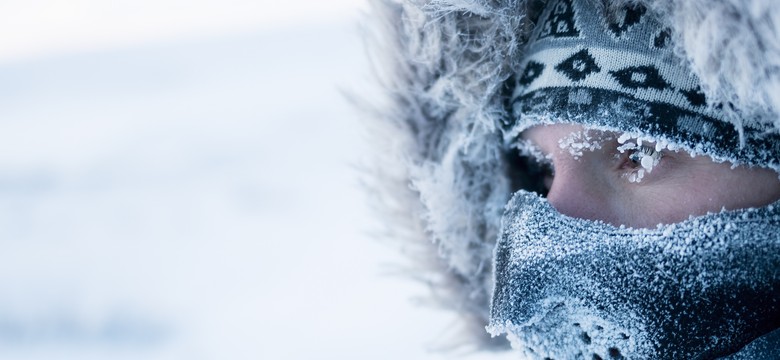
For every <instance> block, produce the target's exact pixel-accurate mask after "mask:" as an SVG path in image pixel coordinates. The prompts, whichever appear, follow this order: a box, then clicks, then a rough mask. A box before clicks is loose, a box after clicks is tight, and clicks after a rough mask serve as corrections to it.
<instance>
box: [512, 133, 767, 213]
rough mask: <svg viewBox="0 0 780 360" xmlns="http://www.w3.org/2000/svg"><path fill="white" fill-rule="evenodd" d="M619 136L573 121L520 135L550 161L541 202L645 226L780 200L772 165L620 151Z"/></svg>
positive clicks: (664, 152) (649, 146)
mask: <svg viewBox="0 0 780 360" xmlns="http://www.w3.org/2000/svg"><path fill="white" fill-rule="evenodd" d="M583 134H587V137H588V138H589V141H587V142H588V143H589V144H591V146H590V147H587V148H586V149H580V148H578V143H577V141H581V140H582V138H583ZM620 135H621V134H619V133H611V132H604V131H596V130H587V131H586V130H585V129H584V128H583V127H582V126H580V125H571V124H556V125H540V126H535V127H533V128H531V129H528V130H526V131H524V132H523V134H522V137H523V138H524V139H526V140H528V141H530V143H531V144H532V145H534V146H536V147H538V149H539V150H540V151H541V152H542V153H543V154H544V156H545V157H546V158H547V159H549V161H551V163H552V168H553V169H554V174H551V175H552V178H551V179H547V181H546V186H547V187H548V189H547V190H548V193H547V200H548V201H549V202H550V204H551V205H552V206H553V207H555V209H557V210H558V211H559V212H561V213H562V214H564V215H568V216H572V217H577V218H582V219H588V220H601V221H604V222H606V223H609V224H612V225H615V226H619V225H625V226H629V227H634V228H650V227H655V226H656V225H657V224H659V223H663V224H670V223H675V222H680V221H682V220H685V219H687V218H688V217H690V216H697V215H704V214H706V213H708V212H719V211H721V210H722V209H724V208H725V209H727V210H732V209H739V208H747V207H758V206H763V205H767V204H769V203H772V202H774V201H775V200H777V199H780V180H778V174H777V173H776V172H774V171H773V170H769V169H764V168H750V167H746V166H737V167H732V164H730V163H716V162H714V161H713V160H712V159H711V158H709V157H707V156H695V157H692V156H691V155H690V154H689V153H687V152H685V151H670V150H668V149H664V150H661V151H660V152H658V153H655V152H654V150H649V149H654V148H655V144H652V143H651V144H647V143H645V144H644V145H645V147H644V148H643V147H641V146H640V148H639V149H629V150H625V149H624V150H623V151H622V152H621V151H620V150H618V148H619V147H620V146H621V143H620V142H619V141H618V140H619V138H620ZM573 139H574V140H573ZM577 139H579V140H577ZM620 140H621V141H622V140H624V139H620ZM573 143H574V145H572V144H573ZM579 144H581V143H579ZM594 144H595V145H594ZM642 151H645V154H646V155H647V154H650V153H652V154H653V158H651V159H649V160H653V159H655V163H654V164H653V165H654V166H651V169H650V170H651V171H647V170H646V169H645V168H643V167H642V164H641V162H642V161H641V156H640V157H637V156H636V155H637V153H638V152H640V153H641V152H642ZM646 161H647V160H646ZM646 165H647V163H646ZM638 175H639V176H638Z"/></svg>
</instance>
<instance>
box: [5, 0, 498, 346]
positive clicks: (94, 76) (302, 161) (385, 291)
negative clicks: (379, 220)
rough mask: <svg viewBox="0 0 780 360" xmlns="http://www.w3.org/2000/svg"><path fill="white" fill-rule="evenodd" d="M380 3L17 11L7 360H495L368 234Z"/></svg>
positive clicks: (11, 68) (87, 4)
mask: <svg viewBox="0 0 780 360" xmlns="http://www.w3.org/2000/svg"><path fill="white" fill-rule="evenodd" d="M295 9H299V10H295ZM366 9H367V6H366V5H365V4H364V3H363V2H362V1H359V0H331V1H314V0H310V1H297V2H288V3H285V2H280V1H268V0H259V1H258V0H255V1H245V0H219V1H217V0H187V1H184V0H61V1H57V0H5V1H3V2H2V3H0V33H1V34H3V35H1V36H0V292H2V295H0V358H2V359H323V358H339V359H369V358H370V359H446V358H454V357H460V358H468V359H476V358H485V359H495V358H498V357H497V356H495V354H493V355H474V354H471V355H466V356H463V355H457V356H456V355H454V354H452V353H449V354H447V353H445V354H440V353H435V352H431V349H432V348H435V347H436V346H437V345H438V344H440V343H439V342H438V341H437V340H439V339H440V338H443V337H446V336H449V335H452V330H451V329H450V328H451V327H452V325H453V324H454V323H455V322H454V321H455V319H454V317H453V315H452V314H449V313H445V312H441V311H437V310H433V309H430V308H425V307H420V306H416V305H415V304H414V302H413V298H414V297H415V296H421V295H425V294H426V289H425V288H424V287H423V286H422V285H420V284H417V283H414V282H411V281H408V280H406V279H401V278H398V277H392V276H387V275H386V274H387V273H388V268H389V265H391V264H394V263H397V262H398V261H399V259H400V258H399V257H398V256H399V255H398V254H397V251H395V249H394V248H392V247H389V246H387V245H385V244H381V243H379V242H377V241H376V240H373V239H372V238H371V236H370V235H369V233H370V232H371V231H372V229H375V228H376V224H375V222H376V220H374V219H372V218H371V217H370V214H369V212H368V209H367V204H366V202H365V199H364V197H363V194H362V193H361V189H360V186H359V182H358V172H357V170H355V168H356V165H358V164H360V163H361V161H364V160H365V152H366V147H367V146H368V145H367V144H366V143H365V142H364V134H363V132H362V130H361V128H360V126H359V116H358V114H357V113H356V111H355V110H354V109H353V108H352V107H351V106H350V105H349V104H348V102H347V101H346V100H345V98H344V96H343V95H342V93H341V91H342V90H347V91H352V92H359V93H365V92H364V91H367V90H366V89H369V87H370V81H371V77H370V71H369V67H368V65H367V60H366V56H365V52H364V50H363V48H362V46H363V45H362V43H361V39H360V36H359V34H358V31H357V29H358V26H357V23H358V20H359V18H360V14H361V11H364V10H366Z"/></svg>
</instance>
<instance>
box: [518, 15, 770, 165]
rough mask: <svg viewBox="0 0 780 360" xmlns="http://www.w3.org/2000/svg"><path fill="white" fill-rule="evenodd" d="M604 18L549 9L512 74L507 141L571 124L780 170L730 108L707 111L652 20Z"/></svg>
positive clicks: (764, 139)
mask: <svg viewBox="0 0 780 360" xmlns="http://www.w3.org/2000/svg"><path fill="white" fill-rule="evenodd" d="M607 13H608V11H605V10H604V9H603V8H601V7H599V6H595V5H594V4H593V3H591V2H589V1H588V0H557V1H551V2H549V3H548V5H547V6H546V8H545V9H544V11H543V12H542V14H541V16H540V18H539V21H538V22H537V24H536V26H535V29H534V31H533V33H532V35H531V39H530V41H529V43H528V45H527V48H526V51H525V56H524V58H523V60H522V61H521V62H520V65H519V68H518V69H519V71H517V72H516V74H517V75H516V80H515V81H516V83H515V89H514V93H513V95H512V114H513V116H512V119H511V121H510V123H509V124H506V125H508V127H509V129H510V131H508V132H507V133H508V134H510V135H509V139H508V140H509V141H514V137H515V136H517V135H518V134H519V133H520V132H522V131H523V130H525V129H527V128H530V127H532V126H535V125H540V124H554V123H578V124H584V125H588V126H591V127H595V128H599V129H603V130H610V131H621V132H627V133H630V134H635V135H637V136H644V137H651V138H655V139H658V140H663V141H665V142H668V143H674V144H677V145H679V146H681V147H682V148H684V149H686V150H688V151H689V152H691V153H695V154H706V155H709V156H711V157H712V158H713V159H714V160H716V161H729V162H732V163H734V164H748V165H756V166H763V167H770V168H774V169H775V170H777V169H778V168H780V166H779V165H778V163H779V161H778V159H779V158H780V136H778V135H777V134H776V133H770V132H769V131H768V129H761V128H756V127H750V126H735V124H733V123H732V122H731V121H730V120H729V118H728V117H727V116H726V111H724V106H729V105H728V104H711V103H709V102H708V101H707V98H706V96H705V94H704V93H703V92H702V90H701V87H700V83H699V79H698V78H697V77H696V75H694V74H693V73H692V72H691V71H690V69H689V68H688V66H687V64H686V63H685V62H684V61H682V60H681V59H680V58H679V57H678V56H676V55H675V54H674V50H673V48H674V47H673V44H672V34H671V33H670V30H669V29H668V28H665V27H664V26H663V25H662V24H661V23H660V21H658V19H657V18H656V16H655V15H654V14H652V13H651V12H649V11H647V9H646V8H644V7H641V6H636V7H624V8H622V9H621V11H619V12H618V15H617V16H616V17H612V18H608V17H607V16H606V14H607ZM729 110H733V109H729ZM745 123H748V124H749V123H751V122H749V121H748V122H745Z"/></svg>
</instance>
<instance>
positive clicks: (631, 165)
mask: <svg viewBox="0 0 780 360" xmlns="http://www.w3.org/2000/svg"><path fill="white" fill-rule="evenodd" d="M618 157H619V158H620V159H621V162H620V169H621V170H624V173H623V174H622V177H625V178H627V179H628V181H629V182H631V183H638V182H640V181H642V178H643V177H644V176H645V175H646V174H647V173H650V172H652V171H653V168H655V167H656V166H658V164H659V162H660V161H661V159H662V158H663V157H664V152H663V151H662V150H656V149H655V146H648V145H636V147H635V148H633V149H625V150H622V152H621V153H619V154H618Z"/></svg>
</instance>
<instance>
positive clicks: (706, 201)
mask: <svg viewBox="0 0 780 360" xmlns="http://www.w3.org/2000/svg"><path fill="white" fill-rule="evenodd" d="M713 165H714V164H713ZM642 192H643V200H644V203H645V204H647V205H646V213H647V214H652V218H653V220H657V221H656V222H655V223H658V222H663V223H674V222H679V221H683V220H685V219H687V218H688V217H690V216H699V215H704V214H706V213H708V212H720V211H721V210H722V209H724V208H725V209H726V210H735V209H742V208H749V207H760V206H765V205H768V204H770V203H772V202H774V201H777V200H778V199H780V181H779V180H778V176H777V173H775V172H774V171H771V170H766V169H747V168H743V167H741V168H736V169H731V167H730V166H729V165H728V164H718V166H709V167H704V168H699V169H694V171H691V172H689V173H687V174H686V176H684V177H678V178H677V179H675V180H674V181H670V182H667V183H664V184H662V185H658V186H653V187H649V188H648V189H642Z"/></svg>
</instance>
